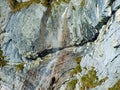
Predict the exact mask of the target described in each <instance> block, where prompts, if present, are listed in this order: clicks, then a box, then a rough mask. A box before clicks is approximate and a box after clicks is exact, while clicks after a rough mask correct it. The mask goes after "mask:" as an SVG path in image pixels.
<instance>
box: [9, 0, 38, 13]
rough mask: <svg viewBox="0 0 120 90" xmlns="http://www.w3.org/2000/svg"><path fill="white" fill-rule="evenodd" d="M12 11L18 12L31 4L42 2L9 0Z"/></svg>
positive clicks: (35, 0)
mask: <svg viewBox="0 0 120 90" xmlns="http://www.w3.org/2000/svg"><path fill="white" fill-rule="evenodd" d="M8 3H9V5H10V8H11V10H12V12H14V13H15V12H18V11H20V10H21V9H22V8H28V7H29V6H30V5H31V4H35V3H40V0H30V1H27V2H17V0H8Z"/></svg>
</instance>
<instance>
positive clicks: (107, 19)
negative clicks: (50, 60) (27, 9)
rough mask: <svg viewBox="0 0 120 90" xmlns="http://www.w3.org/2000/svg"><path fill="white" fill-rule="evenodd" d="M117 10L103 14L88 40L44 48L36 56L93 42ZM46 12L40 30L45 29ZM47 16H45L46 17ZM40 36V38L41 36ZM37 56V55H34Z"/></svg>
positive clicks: (43, 55)
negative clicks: (108, 14)
mask: <svg viewBox="0 0 120 90" xmlns="http://www.w3.org/2000/svg"><path fill="white" fill-rule="evenodd" d="M113 3H114V0H112V1H111V2H110V4H109V5H111V4H113ZM116 11H117V10H114V11H112V14H111V16H108V17H106V16H104V17H103V19H102V20H101V22H99V23H98V24H97V25H96V26H95V29H97V32H96V33H95V35H93V37H92V38H89V39H88V40H86V39H85V38H83V40H82V41H81V42H80V43H79V44H74V45H69V46H66V47H57V48H51V49H44V50H42V51H41V52H38V53H37V56H38V57H41V58H42V57H45V56H46V55H48V54H52V53H55V52H57V51H60V50H63V49H65V48H70V47H80V46H83V45H85V44H87V43H88V42H94V41H95V40H96V39H97V37H98V35H99V30H100V29H101V28H102V26H103V25H106V24H107V22H108V21H109V19H110V18H111V17H112V15H114V14H115V12H116ZM47 14H48V10H47V11H46V12H45V14H44V15H45V16H43V24H44V25H43V24H41V27H43V26H44V27H43V30H41V31H44V30H45V26H46V25H45V24H46V23H47V19H48V17H49V14H48V15H47ZM46 16H47V17H46ZM44 17H45V18H44ZM41 36H42V37H43V36H44V34H43V35H41ZM42 37H41V38H42ZM40 43H44V41H42V42H40ZM42 49H43V47H42ZM36 58H37V57H36ZM36 58H34V59H36ZM30 59H32V58H30Z"/></svg>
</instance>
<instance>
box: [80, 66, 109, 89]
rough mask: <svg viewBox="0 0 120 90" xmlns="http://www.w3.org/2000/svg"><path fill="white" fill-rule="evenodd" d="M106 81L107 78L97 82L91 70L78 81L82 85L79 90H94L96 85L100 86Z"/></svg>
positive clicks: (94, 72) (92, 69) (93, 71)
mask: <svg viewBox="0 0 120 90" xmlns="http://www.w3.org/2000/svg"><path fill="white" fill-rule="evenodd" d="M106 79H108V78H107V77H105V78H103V79H101V80H98V77H97V75H96V71H95V70H94V68H91V69H90V70H89V71H88V72H87V74H85V75H84V76H82V77H81V79H80V81H81V83H82V86H81V87H80V90H88V89H90V88H95V87H96V86H98V85H101V84H102V83H103V82H105V80H106Z"/></svg>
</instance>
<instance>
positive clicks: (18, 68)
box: [15, 62, 25, 71]
mask: <svg viewBox="0 0 120 90" xmlns="http://www.w3.org/2000/svg"><path fill="white" fill-rule="evenodd" d="M24 65H25V62H21V63H20V64H18V65H15V69H16V70H17V71H21V70H23V69H24Z"/></svg>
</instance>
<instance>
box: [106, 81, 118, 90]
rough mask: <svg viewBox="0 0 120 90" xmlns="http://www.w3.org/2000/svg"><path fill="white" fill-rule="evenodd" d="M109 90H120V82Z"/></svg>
mask: <svg viewBox="0 0 120 90" xmlns="http://www.w3.org/2000/svg"><path fill="white" fill-rule="evenodd" d="M108 90H120V80H118V82H117V83H116V84H115V85H114V86H113V87H111V88H109V89H108Z"/></svg>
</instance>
